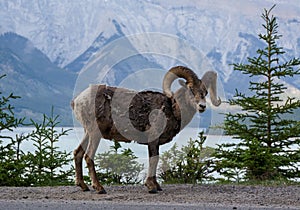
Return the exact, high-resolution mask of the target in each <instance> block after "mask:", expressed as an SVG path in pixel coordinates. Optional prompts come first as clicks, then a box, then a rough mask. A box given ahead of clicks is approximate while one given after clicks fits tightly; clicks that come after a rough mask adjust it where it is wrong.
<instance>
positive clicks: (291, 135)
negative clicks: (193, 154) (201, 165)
mask: <svg viewBox="0 0 300 210" xmlns="http://www.w3.org/2000/svg"><path fill="white" fill-rule="evenodd" d="M274 7H275V5H274V6H273V7H272V8H271V9H270V10H266V9H265V10H264V12H263V14H262V19H263V20H264V24H263V25H262V26H263V28H264V30H265V34H259V39H260V40H262V41H263V42H264V43H265V44H266V45H265V48H263V49H258V50H257V57H253V58H248V63H247V64H233V66H234V70H236V71H241V72H242V73H243V74H246V75H249V76H250V78H251V81H250V84H249V90H250V91H251V92H252V93H253V94H250V95H246V94H243V93H241V92H239V91H238V90H236V93H235V96H234V97H233V99H231V100H229V103H230V105H235V106H238V107H240V108H241V111H240V112H237V113H227V114H225V122H224V130H225V132H226V134H227V135H232V136H233V138H235V139H238V141H237V142H233V143H230V144H229V143H228V144H221V145H219V147H218V149H217V150H216V155H215V156H216V157H217V158H218V160H219V161H218V169H219V172H220V173H221V174H222V175H224V176H225V177H227V178H228V179H229V180H233V179H235V180H239V179H240V178H241V176H243V177H244V179H245V180H274V179H277V178H299V177H300V172H299V163H300V150H299V146H300V122H299V121H297V120H295V118H294V119H293V117H291V116H292V115H293V113H294V111H295V110H296V109H299V108H300V100H299V98H298V99H296V98H295V97H291V96H288V97H287V99H284V97H283V93H285V91H286V90H287V87H286V86H285V85H284V82H283V81H282V80H281V79H283V78H285V77H293V76H295V75H298V74H300V68H299V65H300V60H299V59H296V58H293V59H291V60H289V61H285V60H284V58H283V57H282V55H283V54H284V53H285V51H284V50H283V48H282V47H279V46H278V44H277V42H278V40H279V39H280V38H281V37H282V36H281V35H279V34H278V31H277V30H278V24H277V22H276V17H274V16H273V15H271V14H270V13H271V11H272V9H273V8H274Z"/></svg>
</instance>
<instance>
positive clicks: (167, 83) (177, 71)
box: [163, 66, 198, 98]
mask: <svg viewBox="0 0 300 210" xmlns="http://www.w3.org/2000/svg"><path fill="white" fill-rule="evenodd" d="M177 78H184V79H185V80H186V81H187V83H194V81H197V80H198V77H197V75H196V74H195V73H194V72H193V71H192V70H191V69H189V68H187V67H184V66H176V67H173V68H171V69H170V70H169V71H168V72H167V73H166V75H165V77H164V80H163V91H164V94H165V95H166V96H167V97H169V98H171V97H172V96H173V93H172V91H171V85H172V83H173V81H174V80H175V79H177Z"/></svg>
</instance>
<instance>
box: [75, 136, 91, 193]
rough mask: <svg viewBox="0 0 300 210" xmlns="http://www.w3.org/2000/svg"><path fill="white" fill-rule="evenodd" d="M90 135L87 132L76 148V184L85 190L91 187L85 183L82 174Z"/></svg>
mask: <svg viewBox="0 0 300 210" xmlns="http://www.w3.org/2000/svg"><path fill="white" fill-rule="evenodd" d="M88 139H89V136H88V134H87V133H85V135H84V137H83V139H82V141H81V143H80V144H79V146H78V148H77V149H76V150H74V162H75V177H76V181H75V184H76V185H77V186H80V187H81V189H82V190H83V191H89V187H88V186H87V185H86V184H85V183H84V180H83V175H82V159H83V156H84V153H85V150H86V147H87V144H88Z"/></svg>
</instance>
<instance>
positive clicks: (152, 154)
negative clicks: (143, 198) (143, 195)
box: [145, 142, 162, 193]
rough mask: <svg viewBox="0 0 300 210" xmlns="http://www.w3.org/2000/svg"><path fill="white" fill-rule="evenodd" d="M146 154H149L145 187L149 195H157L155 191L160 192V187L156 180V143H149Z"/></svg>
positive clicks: (157, 155) (157, 158)
mask: <svg viewBox="0 0 300 210" xmlns="http://www.w3.org/2000/svg"><path fill="white" fill-rule="evenodd" d="M148 152H149V168H148V177H147V179H146V182H145V185H146V186H147V187H148V191H149V193H157V191H162V189H161V187H160V185H159V184H158V182H157V180H156V169H157V164H158V161H159V145H158V142H151V143H150V144H149V145H148Z"/></svg>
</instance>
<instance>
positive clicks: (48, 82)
mask: <svg viewBox="0 0 300 210" xmlns="http://www.w3.org/2000/svg"><path fill="white" fill-rule="evenodd" d="M0 72H1V75H3V74H5V75H6V77H4V78H2V79H1V83H0V88H1V92H3V94H9V93H11V92H13V93H14V94H15V95H17V96H21V99H16V100H13V101H12V103H13V105H14V106H15V107H16V110H15V111H16V112H17V114H18V116H20V117H23V116H27V117H29V118H32V119H34V120H40V119H41V115H42V114H44V113H45V114H48V115H49V114H50V113H51V108H52V106H53V107H54V111H55V114H59V115H60V116H61V118H62V119H63V121H64V123H67V124H69V123H71V122H72V118H71V117H70V101H71V97H72V93H73V85H74V82H75V74H74V73H70V72H68V71H66V70H64V69H61V68H59V67H57V66H56V65H54V64H53V63H52V62H51V61H50V60H49V58H48V57H47V56H46V55H44V54H43V53H42V52H41V51H40V50H38V49H37V48H35V47H34V45H33V44H32V42H30V41H29V40H28V39H26V38H24V37H22V36H19V35H17V34H14V33H5V34H3V35H1V36H0Z"/></svg>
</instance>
